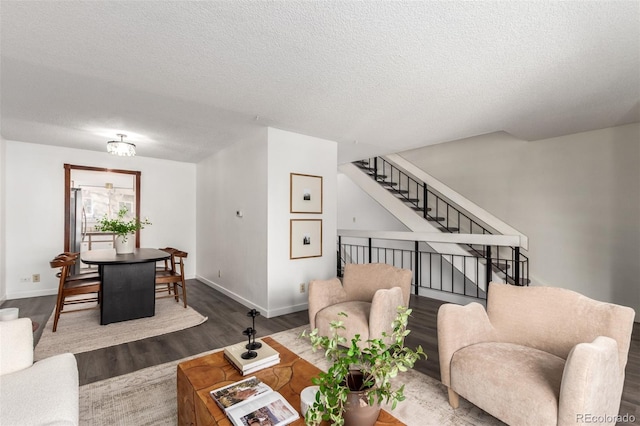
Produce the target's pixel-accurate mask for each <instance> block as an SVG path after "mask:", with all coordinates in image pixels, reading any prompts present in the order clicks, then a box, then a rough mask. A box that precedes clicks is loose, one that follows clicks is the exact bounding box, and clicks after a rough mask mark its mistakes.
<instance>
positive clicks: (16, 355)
mask: <svg viewBox="0 0 640 426" xmlns="http://www.w3.org/2000/svg"><path fill="white" fill-rule="evenodd" d="M78 392H79V388H78V366H77V364H76V358H75V357H74V356H73V354H70V353H64V354H60V355H55V356H52V357H49V358H46V359H43V360H41V361H38V362H36V363H34V362H33V329H32V325H31V320H30V319H29V318H19V319H16V320H11V321H0V424H1V425H3V426H24V425H58V426H62V425H65V426H66V425H68V426H73V425H77V424H78V416H79V408H78V407H79V400H78Z"/></svg>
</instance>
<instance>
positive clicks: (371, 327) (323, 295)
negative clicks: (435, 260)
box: [309, 263, 411, 343]
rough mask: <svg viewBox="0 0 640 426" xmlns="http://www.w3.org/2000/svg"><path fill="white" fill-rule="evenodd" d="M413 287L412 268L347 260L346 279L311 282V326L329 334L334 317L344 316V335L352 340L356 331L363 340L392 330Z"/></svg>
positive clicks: (407, 302) (323, 333) (407, 303)
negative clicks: (352, 262)
mask: <svg viewBox="0 0 640 426" xmlns="http://www.w3.org/2000/svg"><path fill="white" fill-rule="evenodd" d="M410 290H411V271H408V270H406V269H398V268H395V267H393V266H391V265H386V264H384V263H368V264H364V265H357V264H350V263H349V264H346V265H345V267H344V276H343V278H342V282H340V280H339V279H338V278H333V279H331V280H324V281H320V280H315V281H311V283H310V284H309V323H310V325H311V329H314V328H318V332H319V333H320V335H324V336H327V335H329V334H330V332H331V330H330V324H331V321H334V320H342V321H344V325H345V328H346V329H345V330H344V331H343V332H342V333H341V335H342V336H344V337H345V338H346V339H347V341H349V342H350V341H351V339H352V338H353V337H354V336H355V335H356V334H359V335H360V339H361V340H360V342H361V343H365V342H366V340H367V339H374V338H380V337H382V332H386V333H387V334H391V332H392V331H393V329H392V327H391V324H392V323H393V320H394V319H395V318H396V315H397V314H398V306H408V305H409V293H410ZM340 312H344V313H345V314H347V317H346V318H345V317H342V316H339V315H338V314H339V313H340Z"/></svg>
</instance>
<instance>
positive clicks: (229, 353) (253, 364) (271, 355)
mask: <svg viewBox="0 0 640 426" xmlns="http://www.w3.org/2000/svg"><path fill="white" fill-rule="evenodd" d="M256 342H260V343H261V344H262V347H260V348H259V349H254V350H253V352H256V353H257V356H256V357H255V358H249V359H244V358H242V354H243V353H245V352H247V348H246V345H247V344H246V343H238V344H236V345H231V346H227V347H226V348H224V357H225V358H226V359H227V361H229V363H230V364H231V365H233V366H234V367H235V368H236V370H238V371H239V372H240V374H242V375H243V376H245V375H247V374H251V373H254V372H256V371H258V370H262V369H263V368H267V367H271V366H272V365H276V364H278V363H279V362H280V354H279V353H278V351H276V350H275V349H273V348H272V347H271V346H269V345H267V344H266V343H265V342H263V341H262V340H260V339H256Z"/></svg>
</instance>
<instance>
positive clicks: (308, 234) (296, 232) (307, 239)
mask: <svg viewBox="0 0 640 426" xmlns="http://www.w3.org/2000/svg"><path fill="white" fill-rule="evenodd" d="M289 235H290V237H289V238H290V241H289V253H290V254H289V258H290V259H305V258H308V257H321V256H322V219H291V220H290V225H289Z"/></svg>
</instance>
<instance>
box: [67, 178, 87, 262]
mask: <svg viewBox="0 0 640 426" xmlns="http://www.w3.org/2000/svg"><path fill="white" fill-rule="evenodd" d="M86 231H87V215H86V214H85V211H84V206H83V205H82V189H80V188H71V200H70V203H69V250H70V251H72V252H75V253H80V251H81V248H82V242H83V241H84V236H85V234H86ZM81 264H82V262H80V260H78V262H76V264H75V266H74V270H73V273H74V274H79V273H80V268H81Z"/></svg>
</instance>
